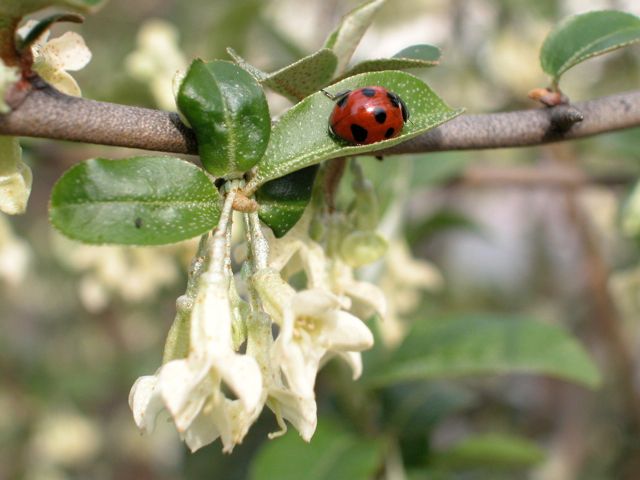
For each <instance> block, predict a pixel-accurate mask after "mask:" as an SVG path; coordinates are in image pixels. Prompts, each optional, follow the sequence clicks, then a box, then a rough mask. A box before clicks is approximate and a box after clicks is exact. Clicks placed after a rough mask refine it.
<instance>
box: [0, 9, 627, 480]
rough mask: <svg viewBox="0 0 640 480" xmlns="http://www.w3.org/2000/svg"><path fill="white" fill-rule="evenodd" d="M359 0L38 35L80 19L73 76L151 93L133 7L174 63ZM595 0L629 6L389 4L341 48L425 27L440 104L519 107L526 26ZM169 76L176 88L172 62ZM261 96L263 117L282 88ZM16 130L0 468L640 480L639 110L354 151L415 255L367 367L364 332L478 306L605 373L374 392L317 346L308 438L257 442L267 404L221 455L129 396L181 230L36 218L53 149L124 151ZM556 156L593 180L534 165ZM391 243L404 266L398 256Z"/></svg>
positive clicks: (392, 283) (5, 261) (389, 276)
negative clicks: (127, 236)
mask: <svg viewBox="0 0 640 480" xmlns="http://www.w3.org/2000/svg"><path fill="white" fill-rule="evenodd" d="M358 3H359V2H357V1H338V0H308V1H305V2H299V1H293V0H262V1H261V0H208V1H205V0H189V1H186V0H185V1H181V2H180V1H177V0H174V1H171V0H138V1H136V2H131V1H125V0H110V1H109V2H108V3H107V4H106V5H105V7H104V8H103V9H102V10H101V11H100V12H99V13H97V14H96V15H92V16H89V17H87V19H86V21H85V23H84V24H83V25H79V26H76V25H70V26H69V25H59V26H56V27H55V28H54V30H53V36H56V35H59V34H61V33H62V32H64V31H66V30H67V29H71V30H74V31H77V32H79V33H81V34H82V36H83V37H84V39H85V41H86V43H87V45H88V46H89V48H90V49H91V51H92V52H93V59H92V61H91V63H90V64H89V65H88V66H87V67H86V68H85V69H83V70H82V71H80V72H77V73H76V74H74V77H75V78H76V79H77V80H78V83H79V84H80V86H81V88H82V92H83V96H85V97H87V98H93V99H98V100H104V101H111V102H117V103H125V104H131V105H140V106H147V107H152V108H157V107H158V105H159V102H160V100H159V97H158V95H155V96H154V91H153V88H152V86H151V85H150V83H149V82H148V81H144V80H142V78H143V77H144V72H143V73H140V72H137V71H136V69H135V68H132V66H131V65H132V64H133V63H135V60H127V59H128V58H130V55H131V54H132V52H134V51H136V50H139V49H140V40H139V36H138V35H139V32H140V29H141V28H143V27H144V26H145V25H148V23H147V22H149V21H150V20H153V19H162V20H164V21H166V22H169V23H170V24H172V25H173V26H174V27H175V29H176V32H177V37H176V39H175V44H174V46H176V47H179V50H178V54H179V52H180V51H181V52H182V55H184V58H185V59H186V61H188V60H189V59H191V58H193V57H201V58H204V59H212V58H227V56H226V53H225V49H226V47H229V46H231V47H233V48H234V49H235V50H236V51H237V52H238V53H240V54H241V55H242V56H243V57H245V58H246V59H248V60H249V61H250V62H252V63H253V64H254V65H257V66H259V67H261V68H262V69H264V70H267V71H271V70H275V69H277V68H280V67H282V66H284V65H287V64H288V63H291V62H292V61H295V60H296V59H297V58H300V57H301V56H303V55H305V54H308V53H311V52H312V51H314V50H315V49H317V48H319V47H320V46H321V45H322V42H323V41H324V38H325V37H326V36H327V34H328V33H329V32H330V31H331V30H332V29H333V28H334V26H335V25H336V24H337V23H338V21H339V19H340V17H341V16H342V15H344V14H345V13H346V12H348V11H349V10H350V9H351V8H353V7H354V6H356V5H357V4H358ZM596 8H619V9H622V10H625V11H628V12H631V13H635V14H640V5H638V2H634V1H632V0H628V1H615V0H610V1H606V0H602V1H588V2H578V1H573V0H541V1H539V2H528V1H524V0H512V1H507V0H503V1H498V0H484V1H482V0H453V1H446V0H388V2H387V5H386V6H385V7H384V8H383V10H382V12H381V13H380V14H379V15H378V16H377V18H376V20H375V22H374V24H373V27H372V28H371V29H370V30H369V31H368V32H367V34H366V35H365V37H364V39H363V42H362V44H361V45H360V47H359V48H358V50H357V51H356V55H355V58H354V60H362V59H367V58H379V57H384V56H391V55H393V54H394V53H395V52H397V51H399V50H401V49H402V48H404V47H406V46H409V45H411V44H415V43H432V44H435V45H438V46H439V47H441V48H442V50H443V60H442V64H441V65H440V66H438V67H436V68H432V69H428V70H427V71H421V72H416V73H417V74H418V75H420V76H421V78H423V79H425V81H427V82H428V83H429V84H430V86H431V87H432V88H433V89H434V90H435V91H436V92H438V93H439V94H440V95H441V96H442V97H443V98H444V99H445V100H446V101H447V102H448V103H449V104H450V105H453V106H456V107H457V106H464V107H466V108H467V111H468V112H471V113H482V112H493V111H503V110H511V109H519V108H535V107H536V105H535V104H534V102H532V101H531V100H529V99H528V98H527V92H528V91H529V90H530V89H532V88H535V87H544V86H546V84H547V79H546V78H545V76H544V75H543V73H542V71H541V69H540V67H539V64H538V57H537V55H538V49H539V47H540V45H541V43H542V41H543V39H544V36H545V35H546V33H547V32H548V31H549V29H550V28H551V27H552V26H553V25H554V24H556V23H557V22H558V21H559V20H560V19H562V18H564V17H566V16H567V15H570V14H574V13H578V12H583V11H587V10H592V9H596ZM165 53H166V55H167V56H169V55H170V52H169V51H168V50H167V51H165ZM638 53H639V52H638V47H635V48H631V49H627V50H622V51H620V52H618V53H615V54H612V55H608V56H604V57H601V58H598V59H595V60H592V61H590V62H587V63H585V64H582V65H580V66H578V67H576V68H575V69H573V70H572V71H570V72H568V73H567V74H566V76H565V77H564V79H563V89H564V92H565V93H566V94H567V95H568V96H569V97H570V98H571V99H572V100H575V101H580V100H586V99H590V98H594V97H598V96H602V95H607V94H612V93H616V92H620V91H624V90H631V89H634V88H637V85H638V80H639V77H640V69H639V68H638V67H639V55H638ZM134 58H135V57H134ZM151 68H152V69H153V68H155V67H154V66H153V65H152V66H151ZM163 79H164V83H163V84H162V85H164V86H165V87H164V88H165V90H166V91H169V92H170V81H171V76H168V77H163ZM269 99H270V103H271V108H272V112H273V113H274V114H276V115H277V114H278V113H279V112H281V111H283V110H284V109H285V108H287V107H288V105H289V104H288V103H287V102H286V101H285V100H283V99H281V98H277V97H275V96H269ZM160 105H161V106H164V105H162V104H161V103H160ZM164 108H169V107H166V106H164ZM22 144H23V148H24V153H25V158H26V161H27V162H28V163H29V164H30V165H31V167H32V169H33V171H34V186H33V192H32V196H31V199H30V204H29V210H28V213H27V215H25V216H21V217H12V218H8V217H2V218H0V287H1V288H0V375H1V376H0V479H5V478H6V479H14V478H15V479H30V480H31V479H51V480H57V479H84V478H91V479H110V478H119V479H152V478H158V479H178V478H188V479H191V478H194V479H195V478H224V479H244V478H254V479H263V478H274V479H275V478H301V476H300V475H299V471H298V473H296V471H295V468H298V467H299V468H300V469H302V471H304V468H305V466H306V465H309V466H315V465H316V464H317V462H318V461H319V462H322V461H328V460H326V458H325V457H323V455H325V454H327V452H329V453H331V452H333V453H332V455H333V457H331V455H328V456H329V457H331V458H333V460H332V461H328V462H329V463H328V464H327V465H329V466H328V467H327V470H326V471H324V472H323V471H322V469H320V470H313V469H312V470H313V471H310V472H309V477H311V478H337V479H340V478H345V479H349V478H354V479H356V478H385V479H389V480H396V479H397V480H402V479H414V478H415V479H431V478H438V479H440V478H442V479H449V478H451V479H458V478H459V479H485V478H486V479H502V478H504V479H523V478H531V479H538V480H571V479H574V478H575V479H586V480H590V479H593V480H596V479H622V478H628V479H637V478H640V436H639V434H640V423H639V422H640V413H639V412H640V404H639V402H638V396H637V383H638V380H637V379H638V375H637V369H638V360H639V357H638V346H639V345H640V336H639V335H638V332H640V325H639V322H638V319H639V318H640V317H639V313H640V290H639V287H640V267H639V265H638V261H639V259H640V250H639V249H638V246H639V245H638V242H637V239H634V238H632V237H629V236H628V235H624V234H623V230H622V228H621V226H620V215H621V213H620V210H621V208H622V207H623V206H624V205H625V202H626V199H627V196H628V194H629V192H630V191H631V188H632V187H633V185H634V184H635V182H636V178H637V177H638V174H640V162H639V161H638V160H639V159H640V153H639V152H640V148H639V147H640V130H638V129H632V130H628V131H625V132H620V133H615V134H608V135H602V136H599V137H597V138H592V139H588V140H582V141H578V142H573V143H566V144H557V145H549V146H544V147H538V148H527V149H506V150H501V151H482V152H448V153H440V154H425V155H417V156H412V157H407V158H401V157H390V158H386V159H385V160H384V162H382V163H380V162H378V161H376V160H375V159H373V158H364V159H363V160H362V164H363V166H364V167H365V169H366V171H367V172H368V174H369V175H370V178H371V179H372V180H373V181H374V182H375V183H376V186H377V190H378V192H379V194H380V197H381V201H382V203H383V205H387V206H390V205H392V203H393V202H392V198H394V197H397V194H398V191H402V192H403V193H406V195H404V197H403V202H404V203H403V205H402V209H401V210H402V211H403V212H404V213H403V215H401V216H397V215H396V217H393V218H395V220H396V223H397V225H396V227H395V228H394V232H395V235H396V237H397V240H398V245H399V246H400V247H399V250H397V252H396V253H398V252H400V253H398V255H400V257H394V258H396V259H398V258H400V260H398V262H399V263H398V265H402V266H407V268H409V265H412V266H414V267H416V268H418V271H419V274H418V275H417V276H418V277H419V278H418V280H416V281H415V282H413V283H412V282H411V279H410V278H409V279H408V275H405V272H404V271H402V269H400V268H399V269H398V271H395V272H394V271H393V269H392V268H391V267H390V266H389V265H387V267H386V268H387V270H385V274H384V275H383V276H382V278H380V282H381V284H382V286H383V288H385V289H386V291H387V292H388V294H389V295H390V298H391V299H392V301H391V305H392V307H393V313H394V318H395V323H393V322H391V323H389V322H387V324H386V325H385V324H381V325H379V330H380V335H381V338H380V341H379V345H380V347H379V348H376V351H374V352H372V353H370V354H368V355H365V372H368V371H370V369H372V368H376V365H380V362H384V359H385V356H384V355H385V354H384V352H383V351H382V350H384V348H383V347H382V345H387V346H388V347H389V348H393V347H394V346H395V345H396V344H397V342H398V341H399V340H400V339H401V337H402V335H403V333H404V332H405V331H406V328H407V325H410V324H412V323H421V322H422V323H428V322H430V321H431V322H433V321H436V320H437V319H439V318H442V317H443V316H454V317H457V316H461V315H469V314H477V313H485V314H490V315H501V316H506V317H509V316H518V317H526V318H531V319H535V320H538V321H540V322H545V323H550V324H557V325H563V326H564V327H565V328H566V329H567V330H569V331H571V332H572V333H573V335H574V336H575V337H576V338H577V339H578V340H579V341H580V342H581V343H582V345H584V347H585V349H586V350H587V351H588V352H589V354H590V356H591V358H592V359H593V360H594V361H595V363H596V364H597V365H598V367H599V369H600V370H601V372H602V374H603V378H604V382H603V385H602V386H601V387H600V389H598V390H596V391H592V390H588V389H586V388H583V387H580V386H576V385H573V384H570V383H567V382H563V381H560V380H554V379H551V378H546V377H541V376H533V375H526V374H518V375H515V374H511V375H500V376H474V377H471V378H466V377H465V378H460V379H453V378H452V379H438V380H433V381H424V382H408V383H407V382H405V383H398V384H396V385H393V386H391V387H385V388H372V387H368V386H367V385H366V384H364V383H363V382H356V383H351V381H350V378H349V374H348V372H346V371H345V369H343V368H342V366H341V365H338V364H333V363H331V364H329V365H328V366H327V367H326V368H325V370H324V371H323V372H322V373H321V375H320V377H319V379H318V385H317V394H318V403H319V419H320V426H319V431H318V433H317V435H316V437H315V438H314V440H313V441H312V443H311V447H304V446H303V445H302V443H301V442H300V441H299V439H298V438H297V434H296V432H295V431H293V429H291V431H290V432H289V434H287V436H286V437H285V438H283V439H278V440H273V441H268V440H267V439H266V434H267V433H268V432H270V431H273V430H274V429H275V428H276V427H275V421H274V419H273V417H272V416H271V415H270V414H269V413H266V414H264V415H263V416H262V417H261V418H260V420H259V421H258V423H257V424H256V425H255V426H254V427H253V428H252V429H251V431H250V433H249V435H248V436H247V438H246V439H245V441H244V443H243V444H242V445H240V446H238V447H237V448H236V449H235V450H234V452H233V454H232V455H223V454H222V453H221V447H220V445H219V444H218V443H214V444H213V445H210V446H208V447H207V448H204V449H203V450H201V451H199V452H197V453H196V454H193V455H192V454H189V453H188V452H187V450H186V448H185V447H184V446H183V445H182V444H181V443H180V442H179V439H178V437H177V435H176V433H175V432H174V431H173V429H172V426H171V425H166V426H163V427H165V428H160V429H159V430H158V431H157V432H156V433H155V434H153V435H151V436H145V437H142V436H140V434H139V432H138V431H137V429H136V427H135V424H134V423H133V420H132V418H131V413H130V410H129V407H128V405H127V395H128V392H129V389H130V387H131V385H132V384H133V382H134V381H135V379H136V378H137V377H138V376H140V375H143V374H149V373H151V372H153V370H154V369H155V368H156V367H157V366H158V365H159V363H160V360H161V354H162V345H163V342H164V336H165V334H166V331H167V330H168V328H169V325H170V323H171V320H172V318H173V315H174V308H175V307H174V302H175V299H176V297H177V296H178V295H180V294H181V293H182V292H183V290H184V284H185V281H186V274H185V271H186V268H187V266H188V262H189V259H190V256H189V255H190V254H191V253H192V252H193V248H194V246H193V244H192V243H185V244H181V245H176V246H171V247H163V248H147V249H119V248H112V247H88V246H81V245H77V244H73V243H72V242H70V241H67V240H65V239H62V238H61V237H60V236H59V235H57V234H56V233H55V232H54V231H53V229H52V227H51V226H50V225H49V224H48V221H47V201H48V195H49V192H50V190H51V187H52V185H53V183H54V182H55V181H56V179H57V178H58V177H59V176H60V175H61V173H62V172H63V171H64V170H65V169H66V168H68V167H69V166H71V165H73V164H74V163H76V162H78V161H80V160H83V159H86V158H90V157H96V156H104V157H109V158H120V157H125V156H129V155H131V153H132V151H131V150H126V149H120V148H112V147H101V146H93V145H82V144H70V143H65V142H52V141H46V140H33V139H29V140H27V139H25V140H24V141H23V142H22ZM560 170H561V171H562V172H565V171H569V172H570V173H571V174H572V175H573V174H575V173H576V172H577V173H578V174H580V175H582V174H584V175H586V177H585V178H587V181H583V180H582V178H583V177H580V180H579V181H577V183H576V182H573V183H572V182H565V183H562V182H560V183H554V182H548V181H545V180H544V178H542V179H541V177H543V175H540V173H541V172H556V171H560ZM505 172H506V173H510V174H512V176H508V175H505ZM571 178H574V177H571ZM345 183H346V182H345ZM634 214H635V215H640V212H631V213H630V215H634ZM390 215H391V214H390ZM402 239H404V240H406V241H407V243H408V245H409V246H410V247H411V250H412V252H413V253H414V255H415V256H416V257H418V258H420V259H421V260H420V262H421V263H417V264H415V263H411V262H410V261H409V260H408V259H407V258H405V257H402V255H401V252H402V248H401V246H402V242H401V240H402ZM405 253H406V252H405ZM402 262H407V263H402ZM426 262H428V263H426ZM417 265H419V267H418V266H417ZM369 273H371V272H369ZM365 274H367V272H365ZM429 275H431V277H430V276H429ZM487 312H488V313H487ZM383 338H384V340H383ZM540 355H541V356H542V355H544V352H541V353H540ZM365 375H366V373H365ZM312 451H313V452H312ZM310 452H312V453H310ZM316 457H318V458H320V457H321V458H320V460H318V458H316ZM336 459H337V460H336ZM354 459H355V461H354ZM295 460H297V462H296V461H295ZM297 463H299V464H300V465H297ZM296 465H297V466H296ZM335 465H338V466H337V467H335V468H337V470H332V468H333V467H334V466H335ZM352 467H353V468H352ZM309 468H311V467H309ZM350 468H352V469H351V470H350ZM336 472H339V473H336ZM346 472H351V473H346Z"/></svg>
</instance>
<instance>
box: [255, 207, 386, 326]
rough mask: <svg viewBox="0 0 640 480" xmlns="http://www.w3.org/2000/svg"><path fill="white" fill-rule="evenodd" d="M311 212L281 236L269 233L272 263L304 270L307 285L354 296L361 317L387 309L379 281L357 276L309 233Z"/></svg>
mask: <svg viewBox="0 0 640 480" xmlns="http://www.w3.org/2000/svg"><path fill="white" fill-rule="evenodd" d="M310 218H311V217H310V215H308V214H305V216H304V217H303V218H302V219H301V220H300V221H299V222H298V224H296V226H295V227H294V228H292V229H291V231H289V232H288V233H287V234H286V235H285V236H284V237H282V238H281V239H275V238H274V237H273V234H272V233H270V232H268V231H267V232H266V235H267V236H268V237H269V246H270V255H269V265H270V266H271V267H272V268H273V269H274V270H278V271H282V272H283V276H284V277H285V278H286V277H287V276H289V275H293V274H294V273H296V272H298V271H300V270H304V272H305V274H306V276H307V287H308V288H321V289H326V290H329V291H331V292H332V293H334V294H336V295H338V296H340V297H342V296H346V297H349V299H350V300H351V306H350V311H351V312H352V313H353V314H354V315H356V316H357V317H358V318H361V319H363V320H364V319H367V318H369V317H371V315H373V314H374V313H377V314H379V315H381V316H384V315H385V313H386V309H387V307H386V299H385V295H384V293H383V292H382V290H380V289H379V288H378V287H377V286H376V285H374V284H372V283H369V282H364V281H360V280H357V279H356V278H355V273H354V270H353V268H352V267H351V266H349V265H347V263H345V262H344V261H342V259H340V258H328V257H327V256H326V254H325V250H324V248H323V247H322V245H320V244H319V243H318V242H316V241H314V240H313V239H311V238H310V237H309V235H308V233H307V231H308V228H309V220H310Z"/></svg>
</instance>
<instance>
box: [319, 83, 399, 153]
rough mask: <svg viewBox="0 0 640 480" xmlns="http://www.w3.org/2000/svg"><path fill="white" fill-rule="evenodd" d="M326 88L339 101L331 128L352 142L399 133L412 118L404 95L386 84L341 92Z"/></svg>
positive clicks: (377, 139) (392, 135) (331, 119)
mask: <svg viewBox="0 0 640 480" xmlns="http://www.w3.org/2000/svg"><path fill="white" fill-rule="evenodd" d="M322 92H323V93H324V94H325V95H326V96H328V97H329V98H331V99H332V100H334V101H335V102H336V105H335V107H334V108H333V111H332V112H331V117H330V118H329V132H331V134H332V135H334V136H336V137H338V138H341V139H343V140H346V141H347V142H349V143H354V144H356V145H368V144H370V143H375V142H379V141H381V140H387V139H389V138H393V137H397V136H398V135H400V132H402V127H404V124H405V122H406V121H407V120H408V119H409V110H408V109H407V106H406V105H405V103H404V102H403V101H402V99H401V98H400V97H399V96H398V95H397V94H395V93H393V92H390V91H389V90H387V89H386V88H383V87H378V86H372V87H363V88H358V89H357V90H347V91H346V92H341V93H339V94H337V95H331V94H330V93H328V92H326V91H324V90H322Z"/></svg>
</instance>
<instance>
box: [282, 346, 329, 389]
mask: <svg viewBox="0 0 640 480" xmlns="http://www.w3.org/2000/svg"><path fill="white" fill-rule="evenodd" d="M273 349H274V357H275V360H276V361H275V362H274V363H275V364H276V365H280V368H281V369H282V373H283V374H284V376H285V378H286V379H287V383H288V385H289V388H290V389H291V391H292V392H295V393H296V394H298V395H300V396H302V397H313V396H314V392H313V387H314V385H315V383H316V375H317V373H318V369H319V368H320V360H321V359H322V357H323V355H324V353H325V352H326V349H324V348H323V347H321V346H319V345H314V344H311V343H307V342H305V343H303V344H302V345H301V344H299V343H298V342H286V341H284V340H283V339H282V337H280V336H279V337H278V338H277V339H276V341H275V342H274V344H273Z"/></svg>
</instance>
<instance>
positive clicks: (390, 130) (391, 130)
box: [384, 127, 395, 138]
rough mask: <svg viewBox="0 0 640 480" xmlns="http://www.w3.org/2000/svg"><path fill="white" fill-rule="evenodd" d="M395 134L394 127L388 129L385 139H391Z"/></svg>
mask: <svg viewBox="0 0 640 480" xmlns="http://www.w3.org/2000/svg"><path fill="white" fill-rule="evenodd" d="M393 132H395V130H394V129H393V127H391V128H389V129H387V131H386V132H384V138H391V136H392V135H393Z"/></svg>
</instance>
